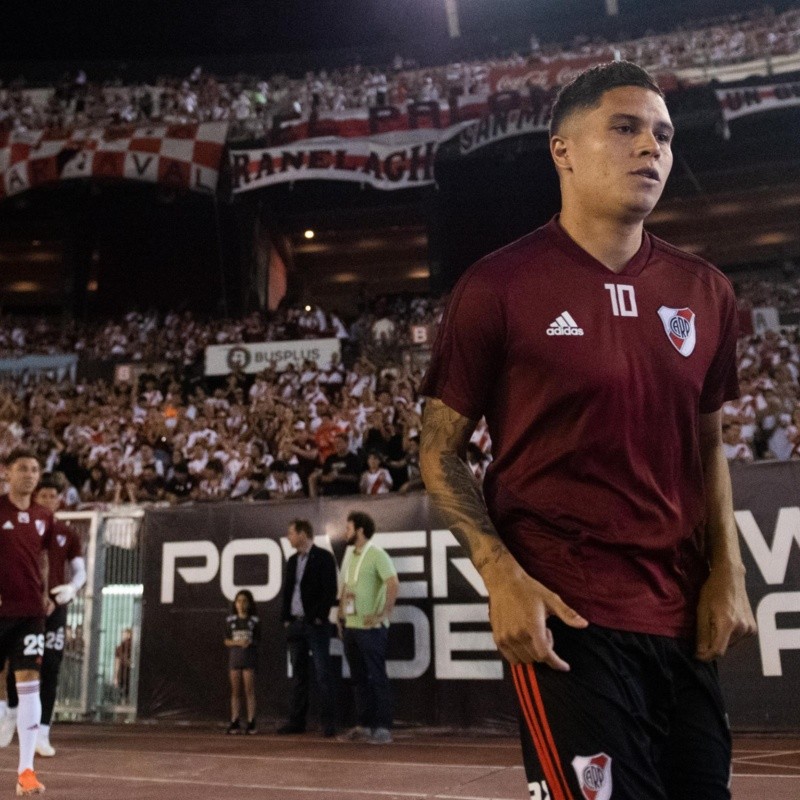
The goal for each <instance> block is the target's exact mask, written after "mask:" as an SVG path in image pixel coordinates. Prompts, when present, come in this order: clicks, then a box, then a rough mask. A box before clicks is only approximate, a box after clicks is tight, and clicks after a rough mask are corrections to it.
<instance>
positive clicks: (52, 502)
mask: <svg viewBox="0 0 800 800" xmlns="http://www.w3.org/2000/svg"><path fill="white" fill-rule="evenodd" d="M36 502H37V503H38V504H39V505H40V506H44V507H45V508H46V509H47V510H48V511H49V512H51V513H52V514H55V513H56V511H58V506H59V504H60V502H61V497H60V496H59V494H58V489H53V488H52V487H49V486H48V487H45V488H44V489H39V491H38V492H36Z"/></svg>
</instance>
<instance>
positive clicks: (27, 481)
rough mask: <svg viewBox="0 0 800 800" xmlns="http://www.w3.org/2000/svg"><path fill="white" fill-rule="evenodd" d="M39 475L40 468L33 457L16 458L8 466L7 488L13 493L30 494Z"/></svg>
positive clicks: (37, 481)
mask: <svg viewBox="0 0 800 800" xmlns="http://www.w3.org/2000/svg"><path fill="white" fill-rule="evenodd" d="M40 475H41V468H40V467H39V462H38V461H37V460H36V459H35V458H18V459H17V460H16V461H15V462H14V463H13V464H11V465H10V466H9V467H8V471H7V480H8V488H9V489H10V491H11V492H13V493H14V494H21V495H26V494H27V495H31V494H33V491H34V489H35V488H36V484H37V483H39V476H40Z"/></svg>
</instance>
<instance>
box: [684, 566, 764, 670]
mask: <svg viewBox="0 0 800 800" xmlns="http://www.w3.org/2000/svg"><path fill="white" fill-rule="evenodd" d="M755 632H756V620H755V617H754V616H753V610H752V608H751V607H750V601H749V600H748V598H747V591H746V589H745V582H744V568H743V567H742V566H741V565H739V566H725V567H714V568H713V569H712V570H711V575H709V577H708V580H707V581H706V582H705V584H703V588H702V590H701V592H700V601H699V603H698V605H697V650H696V653H695V656H696V657H697V658H698V659H699V660H700V661H713V660H714V659H715V658H719V657H720V656H724V655H725V653H726V652H727V650H728V648H729V647H730V646H731V645H733V644H736V642H738V641H739V640H740V639H743V638H745V637H746V636H752V635H753V634H754V633H755Z"/></svg>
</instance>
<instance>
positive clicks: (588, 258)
mask: <svg viewBox="0 0 800 800" xmlns="http://www.w3.org/2000/svg"><path fill="white" fill-rule="evenodd" d="M545 230H546V231H547V233H548V235H549V237H550V240H551V241H552V242H553V243H554V244H555V245H556V246H557V247H558V248H559V250H561V251H562V252H564V253H566V254H567V255H569V256H571V257H572V258H573V259H574V260H576V261H578V262H579V263H581V264H585V265H586V266H589V267H591V268H592V269H599V270H602V271H603V274H605V275H609V276H611V277H614V276H615V275H616V276H623V275H624V276H627V277H629V278H635V277H636V276H637V275H639V273H641V271H642V270H643V269H644V268H645V266H646V264H647V262H648V261H649V260H650V253H651V252H652V250H653V244H652V242H651V240H650V234H649V233H648V232H647V231H643V232H642V245H641V247H640V248H639V250H638V251H637V253H636V255H635V256H634V257H633V258H632V259H631V260H630V261H629V262H628V263H627V264H626V265H625V266H624V267H623V268H622V270H620V271H619V272H614V271H613V270H610V269H609V268H608V267H607V266H606V265H605V264H603V263H601V262H600V261H598V260H597V259H596V258H595V257H594V256H593V255H591V254H589V253H587V252H586V251H585V250H584V249H583V248H582V247H581V246H580V245H579V244H578V243H577V242H575V241H574V240H573V239H571V238H570V236H569V234H568V233H567V232H566V231H565V230H564V229H563V228H562V227H561V223H560V222H559V215H558V214H556V215H555V216H554V217H553V219H551V220H550V222H548V223H547V225H545Z"/></svg>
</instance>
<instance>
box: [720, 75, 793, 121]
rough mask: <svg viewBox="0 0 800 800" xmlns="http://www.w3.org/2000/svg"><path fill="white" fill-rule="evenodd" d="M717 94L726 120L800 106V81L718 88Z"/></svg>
mask: <svg viewBox="0 0 800 800" xmlns="http://www.w3.org/2000/svg"><path fill="white" fill-rule="evenodd" d="M716 94H717V100H718V101H719V104H720V106H721V107H722V116H723V117H724V118H725V121H726V122H730V121H731V120H732V119H738V118H739V117H744V116H746V115H747V114H761V113H763V112H765V111H776V110H778V109H781V108H791V107H792V106H800V83H797V82H795V83H770V84H762V85H759V86H740V87H738V88H736V89H717V91H716Z"/></svg>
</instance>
